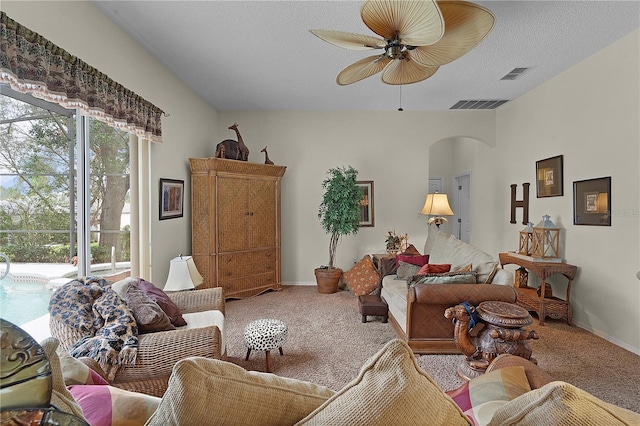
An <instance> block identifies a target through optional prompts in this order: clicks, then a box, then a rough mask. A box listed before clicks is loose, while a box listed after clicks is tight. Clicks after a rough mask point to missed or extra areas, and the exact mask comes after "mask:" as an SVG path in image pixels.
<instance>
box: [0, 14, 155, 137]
mask: <svg viewBox="0 0 640 426" xmlns="http://www.w3.org/2000/svg"><path fill="white" fill-rule="evenodd" d="M0 83H8V84H9V85H10V86H11V88H12V89H13V90H16V91H18V92H21V93H31V94H32V95H33V96H35V97H37V98H40V99H44V100H46V101H49V102H54V103H57V104H59V105H62V106H63V107H65V108H69V109H76V108H78V109H80V110H81V111H82V112H83V113H84V114H86V115H89V116H91V117H95V118H96V119H98V120H100V121H104V122H105V123H107V124H109V125H110V126H113V127H116V128H120V129H123V130H126V131H128V132H131V133H134V134H136V135H138V136H139V137H141V138H144V139H148V140H151V141H153V142H162V126H161V122H160V119H161V118H162V115H163V111H162V110H161V109H160V108H158V107H156V106H155V105H153V104H152V103H150V102H148V101H146V100H144V99H142V98H141V97H140V96H138V95H136V94H135V93H134V92H132V91H131V90H128V89H126V88H125V87H123V86H122V85H120V84H118V83H116V82H115V81H113V80H111V79H110V78H109V77H107V76H106V75H105V74H103V73H101V72H100V71H98V70H96V69H95V68H93V67H91V66H89V65H88V64H86V63H85V62H83V61H81V60H80V59H78V58H76V57H75V56H72V55H71V54H69V53H68V52H67V51H65V50H64V49H61V48H60V47H58V46H56V45H55V44H53V43H51V42H50V41H48V40H47V39H45V38H44V37H42V36H40V35H39V34H37V33H35V32H33V31H31V30H29V29H28V28H26V27H24V26H22V25H20V24H19V23H17V22H15V21H14V20H12V19H11V18H9V17H8V16H7V14H6V13H5V12H0Z"/></svg>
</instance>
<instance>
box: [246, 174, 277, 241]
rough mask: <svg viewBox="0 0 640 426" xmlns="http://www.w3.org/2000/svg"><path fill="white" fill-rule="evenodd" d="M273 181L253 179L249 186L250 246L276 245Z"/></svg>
mask: <svg viewBox="0 0 640 426" xmlns="http://www.w3.org/2000/svg"><path fill="white" fill-rule="evenodd" d="M275 196H276V191H275V182H273V181H267V180H257V179H256V180H255V181H254V182H252V185H250V187H249V210H250V211H251V213H252V214H251V216H250V218H249V232H250V235H249V238H250V242H249V244H250V247H251V248H261V247H274V246H275V245H276V214H277V212H276V202H275V201H276V198H275Z"/></svg>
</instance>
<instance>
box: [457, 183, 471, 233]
mask: <svg viewBox="0 0 640 426" xmlns="http://www.w3.org/2000/svg"><path fill="white" fill-rule="evenodd" d="M455 192H456V196H455V200H456V205H457V206H456V210H455V216H454V220H455V221H456V223H455V235H456V236H457V237H458V239H459V240H461V241H464V242H465V243H469V242H470V241H471V174H470V173H465V174H462V175H458V176H456V190H455Z"/></svg>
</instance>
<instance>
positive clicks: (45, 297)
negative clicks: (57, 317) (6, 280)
mask: <svg viewBox="0 0 640 426" xmlns="http://www.w3.org/2000/svg"><path fill="white" fill-rule="evenodd" d="M28 284H33V285H32V286H31V287H32V289H30V290H26V291H23V290H21V291H9V290H6V289H5V288H4V286H2V285H0V317H2V318H4V319H5V320H7V321H10V322H12V323H13V324H15V325H18V326H20V325H23V324H25V323H27V322H29V321H32V320H34V319H36V318H39V317H41V316H43V315H46V314H47V312H48V308H49V299H50V297H51V291H50V290H48V289H47V288H45V287H44V285H42V284H41V283H37V282H33V283H28ZM38 284H40V285H38Z"/></svg>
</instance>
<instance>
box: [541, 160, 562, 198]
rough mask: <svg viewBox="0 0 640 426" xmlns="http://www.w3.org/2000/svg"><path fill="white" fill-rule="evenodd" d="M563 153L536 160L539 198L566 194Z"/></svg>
mask: <svg viewBox="0 0 640 426" xmlns="http://www.w3.org/2000/svg"><path fill="white" fill-rule="evenodd" d="M563 180H564V179H563V177H562V155H558V156H556V157H551V158H546V159H544V160H540V161H536V190H537V195H538V198H543V197H560V196H562V195H564V186H563Z"/></svg>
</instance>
